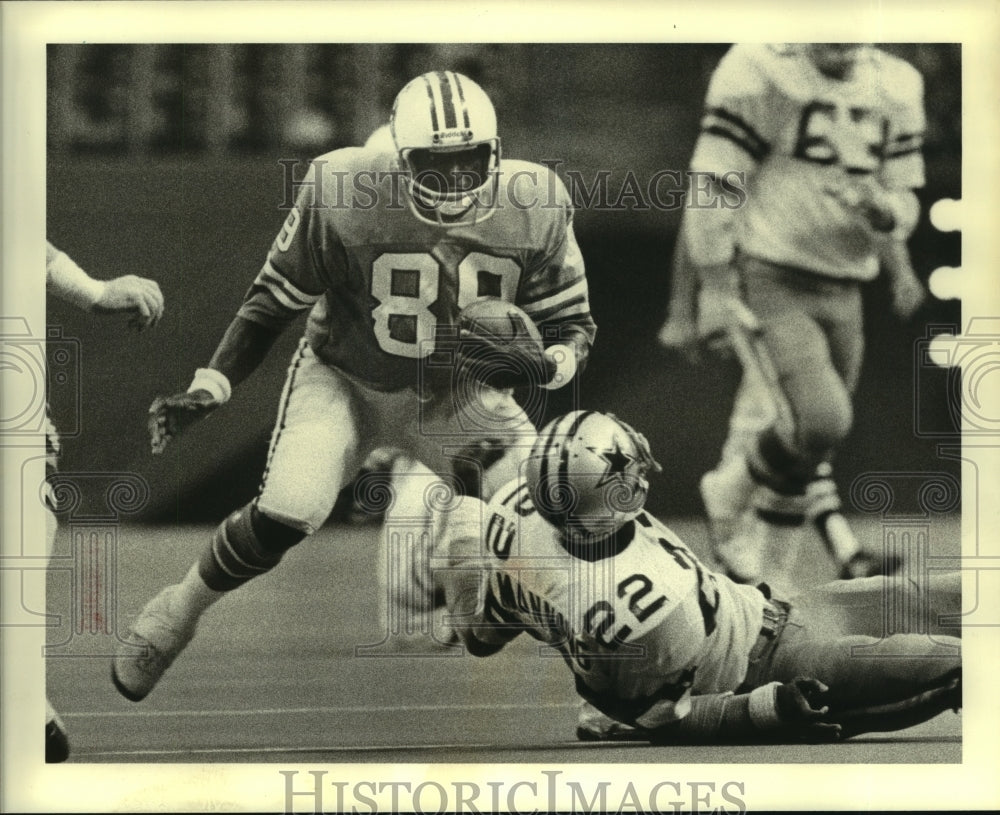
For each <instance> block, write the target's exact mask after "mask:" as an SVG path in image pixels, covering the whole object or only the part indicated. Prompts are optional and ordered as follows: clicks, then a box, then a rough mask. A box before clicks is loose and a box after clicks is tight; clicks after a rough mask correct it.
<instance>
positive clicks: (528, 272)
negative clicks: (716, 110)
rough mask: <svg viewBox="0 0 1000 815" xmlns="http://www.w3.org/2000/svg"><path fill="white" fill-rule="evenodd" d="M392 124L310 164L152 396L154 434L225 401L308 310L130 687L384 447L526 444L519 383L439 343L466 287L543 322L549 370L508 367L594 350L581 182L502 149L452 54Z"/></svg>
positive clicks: (569, 362)
mask: <svg viewBox="0 0 1000 815" xmlns="http://www.w3.org/2000/svg"><path fill="white" fill-rule="evenodd" d="M390 126H391V130H392V137H393V144H394V150H393V151H392V152H384V151H374V150H365V149H363V148H353V147H352V148H345V149H342V150H336V151H334V152H332V153H328V154H326V155H324V156H321V157H320V158H318V159H316V160H315V161H314V162H313V163H312V166H311V168H310V171H309V173H308V174H307V177H306V179H305V180H304V182H303V183H302V186H301V191H300V194H299V197H298V200H297V202H296V205H295V207H294V209H293V210H292V211H291V212H290V213H289V215H288V219H287V220H286V222H285V225H284V227H283V228H282V230H281V232H280V233H279V234H278V236H277V238H276V239H275V241H274V243H273V245H272V247H271V250H270V252H269V253H268V256H267V260H266V261H265V263H264V266H263V268H262V269H261V271H260V273H259V274H258V275H257V277H256V279H255V280H254V281H253V285H252V286H251V288H250V290H249V292H248V293H247V295H246V298H245V299H244V302H243V305H242V306H241V307H240V309H239V311H238V313H237V315H236V317H235V319H234V320H233V322H232V323H231V325H230V327H229V329H228V330H227V332H226V334H225V335H224V337H223V338H222V341H221V342H220V344H219V346H218V348H217V349H216V351H215V354H214V355H213V357H212V359H211V360H210V362H209V364H208V366H207V367H206V368H203V369H199V370H198V371H197V372H196V373H195V376H194V380H193V381H192V383H191V386H190V388H189V389H188V391H187V392H186V393H180V394H177V395H176V396H173V397H170V398H169V399H158V400H157V401H156V402H155V403H154V404H153V406H152V408H151V419H150V425H151V431H152V437H153V446H154V451H155V452H159V451H161V450H162V449H163V447H164V445H165V444H166V443H167V442H168V440H169V439H170V438H171V437H172V436H174V435H175V434H176V433H177V432H178V431H179V430H181V429H182V428H183V427H184V426H185V425H186V424H188V423H190V422H191V421H192V420H193V419H195V418H198V417H200V416H203V415H205V414H207V413H208V412H210V411H211V410H214V409H216V408H218V407H219V406H221V405H222V404H223V403H225V402H226V401H227V400H228V399H229V397H230V394H231V391H232V388H233V387H234V386H235V385H237V384H238V383H239V382H240V381H241V380H243V379H244V378H245V377H246V376H248V375H249V374H250V373H251V372H252V371H253V370H254V369H255V368H256V366H257V365H258V364H259V362H260V361H261V360H262V359H263V357H264V355H265V354H266V353H267V351H268V349H269V348H270V347H271V344H272V343H273V341H274V339H275V338H276V337H277V336H278V334H279V332H281V331H282V330H283V329H284V328H286V327H287V326H288V325H289V324H290V323H291V322H292V321H293V320H294V319H295V318H296V317H297V316H299V315H301V314H304V313H306V312H308V313H309V319H308V324H307V327H306V334H305V337H304V338H303V341H302V342H301V344H300V346H299V350H298V351H297V352H296V354H295V356H294V358H293V360H292V364H291V367H290V368H289V373H288V377H287V379H286V383H285V389H284V393H283V395H282V399H281V405H280V408H279V414H278V419H277V422H276V425H275V430H274V434H273V436H272V440H271V447H270V451H269V455H268V462H267V467H266V470H265V472H264V476H263V479H262V485H261V488H260V491H259V494H258V495H257V497H256V498H254V500H253V501H251V502H250V503H249V504H248V505H247V506H245V507H242V508H241V509H239V510H237V511H236V512H234V513H233V514H232V515H230V516H229V517H228V518H226V520H225V521H223V522H222V524H221V525H220V526H219V527H218V529H217V530H216V532H215V534H214V535H213V536H212V538H211V540H210V541H209V542H208V544H207V545H206V547H205V550H204V552H203V554H202V556H201V558H200V559H199V561H198V562H197V563H195V564H193V565H192V566H191V568H190V570H189V571H188V573H187V574H186V576H185V577H184V578H183V580H182V581H181V582H180V583H178V584H176V585H172V586H168V587H167V588H165V589H164V590H163V591H162V592H161V593H160V594H159V595H157V597H155V598H153V600H152V601H150V603H148V604H147V606H146V607H145V608H144V609H143V611H142V613H141V614H140V615H139V618H138V619H137V620H136V621H135V623H134V624H133V625H132V628H131V631H130V632H129V634H128V636H127V642H126V647H124V648H123V649H121V651H120V652H119V654H118V655H117V656H116V658H115V660H114V663H113V670H112V677H113V680H114V682H115V685H116V687H117V688H118V690H119V691H120V692H121V693H122V694H123V695H124V696H126V697H127V698H129V699H132V700H135V701H138V700H140V699H142V698H144V697H145V696H146V695H147V694H148V693H149V692H150V691H151V690H152V689H153V687H154V686H155V685H156V683H157V682H158V681H159V679H160V677H161V676H162V675H163V673H164V671H166V669H167V668H168V667H169V665H170V664H171V663H172V661H173V660H174V658H175V657H176V656H177V655H178V654H179V653H180V652H181V650H182V649H183V648H184V647H185V645H186V644H187V643H188V642H189V641H190V639H191V638H192V637H193V636H194V633H195V628H196V626H197V623H198V620H199V618H200V617H201V615H202V614H203V613H204V611H206V610H207V609H208V608H209V607H210V606H211V605H212V604H214V603H215V602H216V601H217V600H218V599H219V598H221V597H223V596H224V595H225V593H226V592H228V591H231V590H233V589H235V588H238V587H239V586H241V585H243V584H244V583H246V582H247V581H248V580H250V579H252V578H253V577H256V576H257V575H260V574H264V573H265V572H267V571H269V570H270V569H272V568H273V567H274V566H276V565H277V564H278V562H279V561H280V560H281V558H282V556H283V555H284V553H285V552H286V551H287V550H288V549H289V548H291V547H292V546H294V545H296V544H298V543H299V542H300V541H302V540H303V539H304V538H306V537H307V536H308V535H310V534H311V533H313V532H315V531H316V530H317V529H319V527H320V526H321V525H322V524H323V523H324V521H325V520H326V518H327V516H328V515H329V514H330V512H331V510H332V508H333V506H334V503H335V501H336V498H337V494H338V492H339V490H340V488H341V487H342V486H343V485H345V484H346V483H348V482H349V481H350V480H351V479H352V477H353V476H354V474H355V473H356V472H357V471H358V469H359V467H360V466H361V464H362V462H363V461H364V459H365V457H366V456H367V455H368V453H370V452H371V451H372V450H374V449H376V448H378V447H386V446H391V447H397V448H401V449H402V450H404V451H405V452H406V453H407V454H409V455H410V456H412V457H413V458H415V459H417V460H419V461H421V462H423V463H425V464H426V465H427V466H428V467H430V468H432V470H433V471H434V472H435V473H438V474H448V473H449V472H450V470H451V457H453V456H454V455H455V453H456V452H457V451H459V450H460V449H461V447H462V446H465V445H467V444H469V443H472V442H475V441H476V440H477V439H479V438H482V437H484V436H485V437H490V438H493V437H500V438H502V439H504V440H505V442H506V443H507V444H508V445H511V454H512V455H515V456H517V455H522V456H523V455H524V453H525V452H526V449H524V448H522V447H520V445H521V443H522V442H524V443H527V444H528V445H529V446H530V441H531V440H532V439H533V438H534V434H535V430H534V428H533V427H532V426H531V425H530V422H529V421H528V420H527V417H526V415H525V414H524V412H523V411H522V410H521V409H520V408H519V407H518V405H517V404H516V403H515V402H514V401H513V399H512V398H511V395H510V391H509V387H510V386H511V385H513V384H516V383H515V382H514V381H513V380H511V381H506V380H504V381H501V379H502V378H501V379H497V380H493V381H492V384H493V385H495V386H496V387H490V380H489V379H488V378H482V379H481V378H477V376H476V375H475V370H474V366H473V369H472V373H471V375H470V378H469V380H468V381H463V380H462V379H460V378H459V379H457V380H456V371H459V370H465V368H462V366H460V365H459V364H458V363H460V362H461V359H460V358H459V359H456V358H455V357H456V356H458V357H460V356H461V355H460V354H454V353H453V351H454V349H453V347H452V345H450V344H446V345H441V341H442V340H445V341H446V342H447V343H453V342H454V340H455V336H456V329H457V324H458V320H459V315H460V314H465V313H466V312H467V311H468V310H469V308H470V306H472V305H473V304H479V303H481V302H484V301H486V300H487V299H490V298H492V299H493V300H495V301H504V302H506V303H511V304H517V305H518V306H520V307H521V309H523V311H522V310H518V313H519V315H524V317H523V319H522V317H521V316H518V317H517V319H516V320H515V321H514V322H513V323H512V325H513V327H514V328H516V329H517V330H518V331H522V332H528V331H529V329H530V331H533V332H535V333H536V334H537V331H536V329H535V328H534V325H527V324H526V323H525V320H526V321H527V323H532V322H535V323H537V324H538V326H539V327H540V328H541V330H542V332H543V333H544V342H545V344H546V346H547V347H546V349H545V355H544V364H542V363H543V361H542V360H539V364H540V365H541V366H542V367H543V368H544V370H539V369H538V368H536V369H534V370H533V371H529V370H524V369H523V368H522V369H521V370H519V371H514V373H515V374H516V375H517V376H519V377H520V380H518V381H523V382H524V383H531V382H533V383H534V384H541V383H546V384H548V383H555V384H564V383H566V382H568V381H569V380H570V378H572V376H573V375H574V374H575V372H576V370H577V368H578V366H579V364H580V363H582V362H583V361H584V360H585V358H586V356H587V354H588V352H589V348H590V344H591V342H592V341H593V339H594V334H595V331H596V328H595V326H594V322H593V320H592V319H591V316H590V309H589V302H588V289H587V281H586V278H585V276H584V268H583V259H582V257H581V254H580V250H579V247H578V245H577V242H576V238H575V236H574V233H573V224H572V206H571V202H570V199H569V194H568V193H567V191H566V188H565V186H564V185H563V184H562V182H561V181H560V180H559V179H558V178H557V177H556V176H555V174H554V173H553V172H552V171H551V170H549V169H547V168H545V167H542V166H540V165H537V164H531V163H528V162H521V161H515V160H510V159H504V160H503V162H501V160H500V139H499V137H498V135H497V126H496V113H495V111H494V109H493V105H492V103H491V102H490V100H489V98H488V97H487V95H486V93H485V92H484V91H483V90H482V89H481V88H480V87H479V86H478V85H476V84H475V83H474V82H472V81H471V80H470V79H468V78H467V77H464V76H462V75H460V74H456V73H453V72H450V71H435V72H430V73H427V74H424V75H421V76H419V77H417V78H416V79H414V80H412V81H411V82H410V83H409V84H407V85H406V86H405V87H404V88H403V89H402V90H401V91H400V92H399V94H398V95H397V97H396V100H395V103H394V106H393V111H392V116H391V120H390ZM515 323H516V324H515ZM529 333H530V332H529ZM530 341H531V342H534V340H530ZM539 342H541V337H539ZM539 355H541V351H539ZM496 361H498V362H502V361H503V360H496ZM500 367H501V369H502V368H503V365H501V366H500ZM506 373H511V372H510V371H509V370H508V371H507V372H506ZM447 521H448V519H447V517H442V518H441V523H442V525H443V526H445V527H446V526H447ZM443 534H447V530H445V531H444V533H443ZM266 614H267V612H266V610H264V609H262V610H261V618H262V620H263V621H264V622H265V623H266ZM136 646H138V648H136ZM137 653H138V656H136V654H137Z"/></svg>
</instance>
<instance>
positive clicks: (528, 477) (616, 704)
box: [447, 411, 962, 742]
mask: <svg viewBox="0 0 1000 815" xmlns="http://www.w3.org/2000/svg"><path fill="white" fill-rule="evenodd" d="M650 469H658V465H657V464H656V463H655V461H654V460H653V458H652V456H651V454H650V451H649V447H648V445H647V443H646V440H645V439H644V438H643V437H642V436H641V435H639V434H638V433H637V432H636V431H635V430H633V429H632V428H631V427H629V426H628V425H626V424H625V423H624V422H622V421H620V420H618V419H617V418H615V417H613V416H609V415H604V414H601V413H596V412H592V411H576V412H573V413H570V414H567V415H566V416H563V417H561V418H559V419H556V420H555V421H553V422H551V423H550V424H549V425H547V426H546V427H545V428H544V429H543V430H542V431H540V433H539V437H538V441H537V442H536V444H535V447H534V449H533V450H532V452H531V457H530V459H529V460H528V463H527V465H526V467H525V475H524V477H522V478H520V479H517V480H515V481H513V482H512V483H510V484H508V485H505V486H504V487H502V488H501V489H500V490H499V491H498V492H497V494H496V495H495V496H494V498H493V499H492V500H491V501H490V503H489V505H488V506H487V507H484V508H482V509H481V515H482V522H480V519H479V518H478V517H477V512H476V511H475V508H474V507H465V508H464V510H465V513H466V515H467V517H466V518H464V519H463V524H462V526H463V527H464V531H463V533H462V534H456V535H455V536H453V537H452V538H451V540H450V544H451V548H450V551H449V555H450V565H451V566H452V567H453V570H452V571H451V572H450V573H449V577H448V578H447V581H448V584H449V585H448V590H447V592H448V598H449V599H448V605H449V608H450V609H451V610H452V612H453V614H454V618H453V619H454V623H455V625H456V627H457V629H458V630H459V632H460V633H461V636H462V639H463V642H464V643H465V644H466V646H467V647H468V649H469V650H470V652H471V653H473V654H474V655H477V656H487V655H489V654H491V653H494V652H496V651H497V650H499V649H500V648H502V647H503V646H504V645H505V644H506V643H507V642H509V641H510V640H511V639H513V638H514V637H516V636H517V635H518V634H520V633H522V632H527V633H528V634H530V635H531V636H533V637H535V638H536V639H538V640H540V641H542V642H544V643H547V644H549V645H551V646H553V647H554V648H556V649H558V650H559V651H560V652H561V653H562V655H563V657H564V659H565V660H566V663H567V664H568V666H569V667H570V669H571V670H572V672H573V674H574V676H575V679H576V690H577V692H578V693H579V694H580V695H581V696H583V697H584V698H585V699H586V700H588V701H589V702H590V703H591V704H592V705H594V706H595V707H597V708H598V709H599V710H601V711H602V712H603V713H604V714H606V715H607V716H610V717H611V718H613V719H614V720H616V721H617V722H619V723H621V724H622V725H624V727H621V728H620V730H618V731H617V732H615V731H613V730H611V729H609V728H605V729H604V731H603V732H601V733H598V732H595V731H589V730H583V729H580V730H579V731H578V734H579V735H580V737H581V738H599V737H609V736H610V737H628V738H631V739H651V740H654V741H674V740H676V741H682V742H689V741H707V742H720V741H757V740H765V741H768V740H771V741H788V740H792V741H795V740H798V739H800V738H807V739H839V738H847V737H850V736H852V735H855V734H857V733H862V732H869V731H886V730H896V729H901V728H904V727H909V726H911V725H913V724H917V723H919V722H921V721H924V720H926V719H929V718H931V717H933V716H935V715H937V714H938V713H940V712H942V711H945V710H948V709H957V708H958V707H959V706H960V705H961V698H962V697H961V657H960V646H961V640H960V639H959V638H958V637H959V635H960V632H961V629H960V628H959V627H958V622H959V615H960V614H961V603H960V576H959V574H958V573H951V574H944V573H941V574H939V575H938V576H936V577H931V578H930V579H929V580H928V582H927V584H926V585H924V586H915V585H913V583H912V582H911V581H901V580H900V581H891V582H889V583H888V584H886V583H885V582H884V579H883V578H868V579H859V580H847V581H835V582H833V583H829V584H826V585H824V586H820V587H818V588H816V589H812V590H810V591H809V592H808V593H807V594H804V595H802V596H800V597H793V598H791V600H790V601H785V600H782V599H779V598H777V597H771V596H770V595H769V590H767V587H766V586H763V585H762V586H761V587H759V588H758V587H754V586H748V585H745V584H740V583H735V582H733V581H732V580H730V579H729V578H727V577H725V576H724V575H722V574H717V573H714V572H712V571H710V570H709V569H708V568H707V567H706V566H705V565H704V564H703V563H702V562H701V561H700V560H699V559H698V558H697V557H696V556H695V555H694V553H693V552H692V551H691V550H690V549H689V548H688V547H687V546H685V545H684V543H683V541H681V540H680V539H679V538H678V537H677V536H676V535H675V534H674V533H673V532H672V531H671V530H669V529H668V528H667V527H665V526H663V525H662V524H661V523H659V522H658V521H657V520H656V519H655V518H653V517H651V516H650V515H649V514H648V513H646V512H645V511H644V510H643V504H644V502H645V499H646V494H647V491H648V482H647V480H646V474H647V472H648V471H649V470H650ZM458 525H459V524H457V523H456V526H458ZM893 601H896V602H899V603H907V604H910V603H918V604H919V602H927V604H928V616H927V618H926V619H927V620H929V628H928V629H927V631H926V632H923V631H922V632H921V633H890V632H885V631H883V630H882V628H881V626H882V623H883V615H882V614H881V613H880V612H881V610H882V609H883V608H884V605H885V604H887V603H889V602H893ZM911 607H915V606H911ZM948 615H950V622H951V627H946V626H947V625H948V622H949V620H948Z"/></svg>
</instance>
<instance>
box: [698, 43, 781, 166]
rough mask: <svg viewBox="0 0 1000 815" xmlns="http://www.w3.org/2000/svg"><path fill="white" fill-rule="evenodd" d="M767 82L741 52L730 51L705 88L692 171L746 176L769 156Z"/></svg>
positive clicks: (770, 112) (770, 108)
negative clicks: (737, 173)
mask: <svg viewBox="0 0 1000 815" xmlns="http://www.w3.org/2000/svg"><path fill="white" fill-rule="evenodd" d="M770 90H771V82H770V80H769V79H768V78H767V77H766V75H765V74H764V72H763V70H762V69H761V68H760V67H759V66H758V65H757V63H756V60H755V59H754V58H753V56H752V52H751V51H749V50H747V49H746V47H745V46H739V45H737V46H734V47H733V48H732V49H730V50H729V52H728V53H727V54H726V55H725V56H724V57H723V58H722V60H721V61H720V62H719V65H718V67H717V68H716V69H715V73H713V74H712V79H711V81H710V82H709V86H708V93H707V94H706V96H705V110H704V114H703V116H702V120H701V128H700V132H699V137H698V143H697V145H696V146H695V155H694V159H693V160H692V166H693V169H696V170H705V171H710V172H715V173H720V172H726V171H751V170H752V169H753V168H754V167H755V166H756V165H757V164H758V163H759V162H761V161H763V160H764V159H765V158H767V156H768V154H769V153H770V152H771V147H772V142H773V139H774V137H775V135H776V134H775V133H774V132H772V131H775V130H776V125H777V122H776V120H775V115H774V114H775V111H774V110H773V104H771V101H772V100H771V99H770V97H771V93H770Z"/></svg>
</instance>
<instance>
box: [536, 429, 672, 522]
mask: <svg viewBox="0 0 1000 815" xmlns="http://www.w3.org/2000/svg"><path fill="white" fill-rule="evenodd" d="M661 469H662V468H661V467H660V465H659V464H658V463H657V462H656V460H655V459H654V458H653V455H652V453H651V452H650V450H649V442H647V441H646V439H645V437H644V436H643V435H642V434H641V433H638V432H636V431H635V430H634V429H633V428H631V427H630V426H629V425H627V424H625V422H623V421H621V420H620V419H618V418H617V417H616V416H614V415H612V414H610V413H597V412H596V411H591V410H577V411H574V412H572V413H568V414H566V415H565V416H562V417H560V418H558V419H555V420H554V421H552V422H549V424H548V425H546V426H545V428H544V429H543V430H542V431H541V432H540V433H539V434H538V441H537V442H536V443H535V445H534V447H532V450H531V455H530V457H529V459H528V462H527V465H526V477H527V483H528V489H529V490H530V494H531V497H532V501H533V502H534V504H535V508H536V509H537V510H538V512H539V514H541V516H542V517H543V518H545V519H546V520H547V521H549V523H551V524H553V525H554V526H556V527H557V528H558V529H560V530H562V531H563V532H566V533H569V534H571V535H573V534H575V535H576V536H582V537H584V538H594V537H599V538H600V537H606V536H608V535H612V534H614V533H615V532H617V531H618V530H619V529H621V528H622V527H623V526H624V525H625V524H626V523H628V522H629V521H631V520H632V519H634V518H635V516H636V515H638V514H639V512H641V511H642V508H643V505H644V504H645V502H646V495H647V494H648V492H649V482H648V481H647V480H646V475H647V473H648V472H649V471H650V470H652V471H653V472H660V471H661Z"/></svg>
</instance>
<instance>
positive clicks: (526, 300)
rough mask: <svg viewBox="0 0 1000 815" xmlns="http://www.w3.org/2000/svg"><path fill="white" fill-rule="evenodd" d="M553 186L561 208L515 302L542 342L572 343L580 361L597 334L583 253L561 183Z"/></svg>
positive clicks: (567, 195)
mask: <svg viewBox="0 0 1000 815" xmlns="http://www.w3.org/2000/svg"><path fill="white" fill-rule="evenodd" d="M557 189H558V191H559V193H560V199H561V200H562V201H563V208H562V212H561V214H560V216H559V217H560V222H559V223H558V225H557V227H556V228H555V229H554V230H553V234H552V238H551V239H550V241H549V242H548V246H547V247H546V250H545V251H544V252H543V253H542V254H541V256H540V257H539V259H538V262H537V263H536V264H535V266H534V268H533V269H532V270H530V272H529V275H528V277H527V279H526V280H525V283H524V285H523V286H522V288H521V292H520V294H519V296H518V302H517V305H518V306H520V307H521V308H522V309H524V311H525V312H526V313H527V314H528V315H529V316H530V317H531V318H532V320H534V321H535V324H536V325H537V326H538V327H539V329H541V331H542V336H543V337H544V338H545V339H546V344H549V345H551V344H555V343H572V344H573V345H575V347H576V351H577V360H578V362H583V361H584V360H585V359H586V357H587V354H588V353H589V350H590V346H591V345H592V344H593V342H594V337H595V336H596V334H597V325H596V324H595V323H594V318H593V317H592V316H591V313H590V294H589V290H588V286H587V278H586V274H585V269H584V261H583V254H582V253H581V252H580V246H579V244H578V243H577V241H576V235H575V233H574V231H573V211H572V205H571V203H570V199H569V193H568V192H566V188H565V186H563V184H562V182H561V181H559V180H557Z"/></svg>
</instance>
